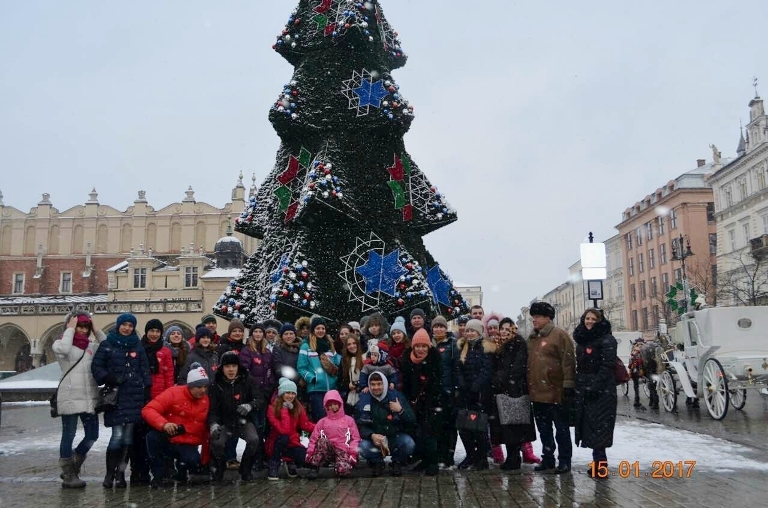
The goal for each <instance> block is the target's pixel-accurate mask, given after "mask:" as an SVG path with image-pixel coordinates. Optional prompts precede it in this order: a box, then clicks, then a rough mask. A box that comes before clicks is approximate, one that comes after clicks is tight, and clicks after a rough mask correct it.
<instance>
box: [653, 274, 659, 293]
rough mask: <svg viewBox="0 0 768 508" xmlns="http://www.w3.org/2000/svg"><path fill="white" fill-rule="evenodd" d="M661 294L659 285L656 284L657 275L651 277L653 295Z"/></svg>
mask: <svg viewBox="0 0 768 508" xmlns="http://www.w3.org/2000/svg"><path fill="white" fill-rule="evenodd" d="M658 294H659V287H658V285H657V284H656V277H651V297H655V296H657V295H658Z"/></svg>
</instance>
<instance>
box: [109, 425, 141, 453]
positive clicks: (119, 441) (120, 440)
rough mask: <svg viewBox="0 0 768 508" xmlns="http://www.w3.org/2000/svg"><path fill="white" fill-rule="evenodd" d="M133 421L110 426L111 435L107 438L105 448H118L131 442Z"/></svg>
mask: <svg viewBox="0 0 768 508" xmlns="http://www.w3.org/2000/svg"><path fill="white" fill-rule="evenodd" d="M134 425H135V424H134V423H123V424H122V425H115V426H114V427H112V437H110V438H109V444H108V445H107V450H119V449H120V448H122V447H123V446H131V445H132V444H133V426H134Z"/></svg>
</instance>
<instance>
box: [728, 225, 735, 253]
mask: <svg viewBox="0 0 768 508" xmlns="http://www.w3.org/2000/svg"><path fill="white" fill-rule="evenodd" d="M728 245H730V247H731V250H732V251H734V250H736V230H735V229H729V230H728Z"/></svg>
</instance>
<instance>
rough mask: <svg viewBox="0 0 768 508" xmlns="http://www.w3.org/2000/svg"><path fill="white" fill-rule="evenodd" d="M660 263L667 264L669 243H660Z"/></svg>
mask: <svg viewBox="0 0 768 508" xmlns="http://www.w3.org/2000/svg"><path fill="white" fill-rule="evenodd" d="M659 263H661V264H662V265H666V264H667V244H666V243H662V244H661V245H659Z"/></svg>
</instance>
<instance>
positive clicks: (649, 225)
mask: <svg viewBox="0 0 768 508" xmlns="http://www.w3.org/2000/svg"><path fill="white" fill-rule="evenodd" d="M645 235H646V237H647V239H648V240H653V223H651V222H646V223H645Z"/></svg>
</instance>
